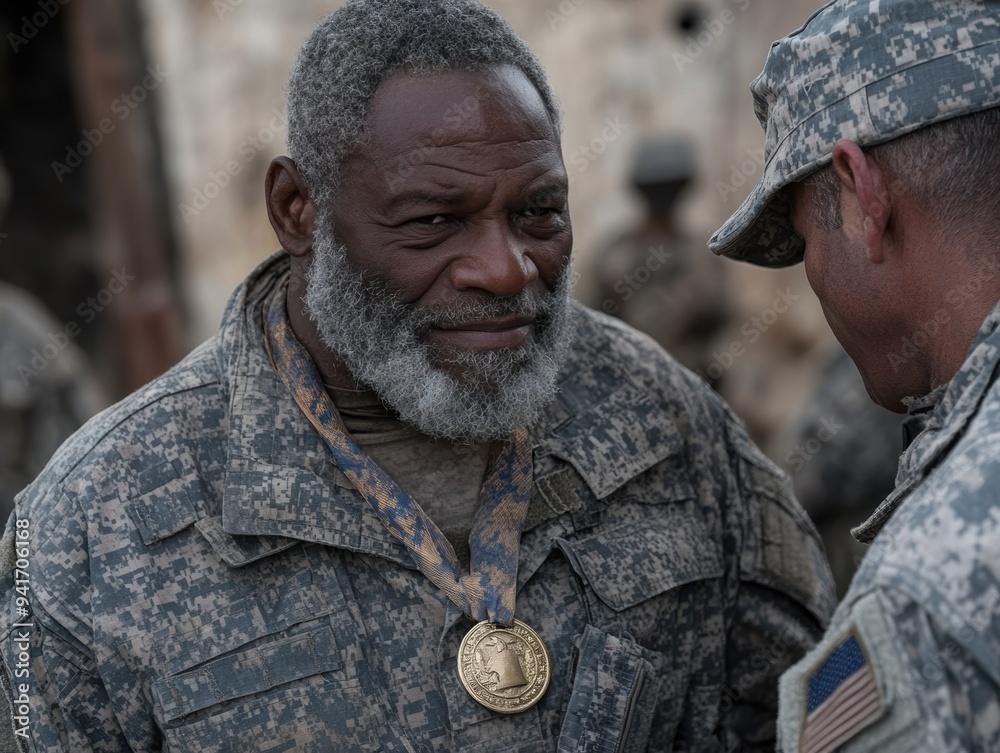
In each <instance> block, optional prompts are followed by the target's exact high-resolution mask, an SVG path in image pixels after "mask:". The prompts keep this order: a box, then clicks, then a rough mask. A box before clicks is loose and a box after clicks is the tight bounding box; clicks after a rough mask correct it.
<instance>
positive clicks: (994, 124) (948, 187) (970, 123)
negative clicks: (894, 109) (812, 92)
mask: <svg viewBox="0 0 1000 753" xmlns="http://www.w3.org/2000/svg"><path fill="white" fill-rule="evenodd" d="M865 151H866V152H867V153H868V154H870V155H871V157H872V158H873V159H874V160H875V161H876V162H878V163H879V165H881V166H882V168H883V169H885V170H886V171H887V172H888V173H889V179H890V180H891V181H894V182H895V183H896V184H898V186H899V187H900V188H901V189H902V190H904V191H906V193H907V194H908V195H909V196H910V197H911V198H912V199H913V200H914V201H915V202H917V203H918V204H919V205H920V206H922V207H923V209H924V210H925V211H927V212H933V213H934V214H935V215H936V216H937V218H938V221H939V222H940V223H941V224H942V225H943V226H944V227H945V228H946V229H947V230H949V231H950V232H951V233H952V235H953V236H955V238H956V239H959V238H961V239H963V240H969V241H972V242H976V241H980V242H981V241H982V240H983V236H984V235H985V234H987V233H989V234H995V233H996V231H997V230H998V229H1000V108H997V107H994V108H992V109H989V110H984V111H982V112H978V113H974V114H972V115H965V116H963V117H960V118H955V119H953V120H946V121H944V122H943V123H938V124H935V125H931V126H927V127H926V128H921V129H919V130H916V131H913V132H911V133H908V134H906V135H905V136H901V137H900V138H898V139H894V140H892V141H887V142H886V143H884V144H879V145H878V146H874V147H872V148H870V149H866V150H865ZM806 182H807V183H809V184H811V185H813V186H815V198H816V201H815V203H814V213H813V221H815V222H816V224H817V225H819V226H820V227H821V228H822V229H824V230H826V231H828V232H829V231H833V230H838V229H839V228H841V227H842V226H843V218H842V217H841V216H840V181H839V180H838V179H837V176H836V174H835V173H834V170H833V167H832V166H829V165H828V166H826V167H824V168H823V169H821V170H818V171H817V172H815V173H813V174H812V175H811V176H809V178H807V180H806Z"/></svg>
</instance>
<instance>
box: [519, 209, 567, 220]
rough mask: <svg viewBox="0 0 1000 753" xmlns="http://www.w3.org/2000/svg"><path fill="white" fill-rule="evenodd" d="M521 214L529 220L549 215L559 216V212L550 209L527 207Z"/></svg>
mask: <svg viewBox="0 0 1000 753" xmlns="http://www.w3.org/2000/svg"><path fill="white" fill-rule="evenodd" d="M522 214H524V216H525V217H527V218H529V219H538V218H539V217H547V216H548V215H550V214H559V210H558V209H553V208H551V207H528V208H527V209H525V210H524V212H522Z"/></svg>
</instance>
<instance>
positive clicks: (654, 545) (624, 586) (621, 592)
mask: <svg viewBox="0 0 1000 753" xmlns="http://www.w3.org/2000/svg"><path fill="white" fill-rule="evenodd" d="M672 507H673V509H669V510H668V509H666V506H661V505H656V506H653V507H649V508H647V510H648V511H649V512H650V513H653V514H650V515H648V516H647V517H646V519H644V520H640V521H636V522H630V523H627V524H625V525H622V526H618V527H616V528H613V529H611V530H608V531H603V532H601V533H598V534H597V535H594V536H591V537H588V538H585V539H579V540H575V541H566V540H560V541H559V542H557V543H558V545H559V547H560V549H561V550H562V551H563V552H564V554H565V555H566V557H567V559H568V560H569V562H570V564H571V566H572V567H573V569H574V571H575V572H576V573H577V576H578V578H579V580H580V582H581V584H582V585H583V590H584V594H585V598H586V599H587V602H588V609H589V613H590V623H591V624H590V625H589V626H588V627H587V628H586V630H585V632H584V634H583V635H582V636H581V637H580V638H579V640H578V652H577V663H576V671H575V677H574V680H573V687H572V689H571V697H570V701H569V710H568V712H567V715H566V718H565V722H564V725H563V728H562V733H561V737H560V748H559V749H560V750H566V751H569V750H581V751H592V752H593V753H605V752H607V753H618V752H619V751H621V752H622V753H625V752H631V751H643V750H647V749H649V750H670V749H671V743H672V740H673V738H674V735H675V733H676V730H677V729H678V726H679V724H680V722H681V716H682V713H683V710H684V708H685V707H686V706H688V705H689V704H688V703H687V702H686V700H685V696H686V695H687V694H688V693H689V690H690V689H689V687H688V681H687V679H688V678H690V677H694V676H697V674H698V672H699V670H700V667H699V666H698V665H700V664H701V663H702V662H703V661H704V657H705V646H704V642H705V640H706V636H711V635H712V634H713V633H719V632H720V631H721V622H720V620H721V607H720V605H721V592H720V589H721V584H720V579H721V576H722V574H723V567H722V559H721V554H720V553H719V549H718V545H717V544H716V542H714V541H713V540H711V539H710V537H709V534H708V531H707V529H706V527H705V525H704V523H703V522H702V521H701V520H700V518H699V517H698V516H697V514H696V511H695V509H694V507H693V503H686V504H685V503H683V502H681V503H677V504H676V506H672Z"/></svg>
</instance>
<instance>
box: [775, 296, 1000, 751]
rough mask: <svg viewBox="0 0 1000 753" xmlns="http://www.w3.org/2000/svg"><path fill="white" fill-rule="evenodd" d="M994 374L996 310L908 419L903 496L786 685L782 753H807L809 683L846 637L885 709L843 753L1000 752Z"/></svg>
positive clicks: (999, 526)
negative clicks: (863, 658)
mask: <svg viewBox="0 0 1000 753" xmlns="http://www.w3.org/2000/svg"><path fill="white" fill-rule="evenodd" d="M998 369H1000V304H998V305H997V307H996V308H995V309H994V310H993V313H992V314H990V316H989V317H988V318H987V319H986V321H985V323H984V324H983V327H982V329H981V330H980V331H979V333H978V335H977V337H976V338H975V340H974V342H973V344H972V347H971V348H970V351H969V355H968V357H967V359H966V361H965V364H964V365H963V366H962V368H961V370H960V371H959V372H958V374H957V375H956V376H955V378H954V379H952V380H951V382H950V383H949V384H947V385H945V386H943V387H940V388H938V389H937V390H935V391H934V392H933V393H931V394H930V395H929V396H927V397H926V398H923V399H921V400H920V401H918V402H916V403H915V404H914V405H913V406H912V408H911V410H910V417H909V419H908V426H907V429H908V432H909V433H910V435H911V436H915V439H914V440H913V442H912V443H911V444H910V445H909V446H908V447H907V449H906V450H905V452H904V453H903V456H902V457H901V458H900V463H899V473H898V475H897V477H896V489H895V490H894V491H893V492H892V494H890V495H889V497H888V498H887V499H886V500H885V502H883V504H882V505H881V506H880V507H879V508H878V509H877V510H876V511H875V513H874V514H873V515H872V517H871V518H870V519H869V520H868V522H866V523H865V524H864V525H862V526H860V527H859V528H857V529H855V531H854V534H855V536H856V537H857V538H858V539H859V540H860V541H863V542H866V543H868V542H870V543H871V544H872V546H871V548H870V549H869V552H868V554H867V555H866V556H865V559H864V561H863V562H862V564H861V567H860V569H859V570H858V573H857V575H856V576H855V578H854V582H853V583H852V584H851V588H850V590H849V591H848V593H847V596H846V598H845V599H844V601H843V602H842V603H841V605H840V607H839V608H838V610H837V613H836V614H835V616H834V619H833V623H832V624H831V626H830V629H829V631H828V633H827V636H828V637H827V638H825V639H824V642H823V644H822V645H821V646H820V647H818V648H817V649H816V650H815V651H814V652H813V653H812V654H811V655H810V656H809V657H807V658H806V659H805V660H803V661H802V662H801V663H800V664H798V665H797V666H796V667H794V668H793V669H792V670H791V671H789V673H788V674H787V675H786V676H785V677H783V678H782V681H781V719H780V734H781V741H780V749H781V750H782V751H786V753H792V752H793V751H798V749H799V748H798V740H799V733H800V730H801V725H802V718H803V716H804V711H805V706H804V701H803V698H802V688H803V683H804V679H805V677H806V676H807V675H808V673H809V671H810V669H811V668H812V667H814V666H816V664H817V661H819V660H820V659H822V658H823V657H824V656H825V654H826V652H827V651H828V650H829V648H830V647H831V646H834V645H835V644H836V642H837V637H838V636H840V635H843V634H844V633H846V632H848V631H849V630H851V629H857V630H858V631H859V632H860V634H861V635H862V637H863V638H868V639H869V642H870V643H871V645H872V647H873V648H872V655H873V658H874V663H875V669H876V672H877V674H878V675H879V687H880V695H881V696H882V698H883V701H884V702H885V709H884V711H883V714H882V715H881V716H880V718H879V719H878V720H877V721H876V722H875V723H874V724H872V725H871V726H869V727H868V728H867V729H865V730H863V731H861V732H860V734H859V735H858V736H857V737H856V738H855V739H854V740H852V741H851V742H850V743H849V744H848V745H847V747H845V748H844V749H843V750H845V751H855V750H858V751H860V750H875V749H877V750H879V751H880V753H897V751H898V752H899V753H903V752H904V751H906V752H908V751H925V750H926V751H935V753H958V752H959V751H993V750H1000V382H998V380H997V372H998ZM838 750H839V749H838Z"/></svg>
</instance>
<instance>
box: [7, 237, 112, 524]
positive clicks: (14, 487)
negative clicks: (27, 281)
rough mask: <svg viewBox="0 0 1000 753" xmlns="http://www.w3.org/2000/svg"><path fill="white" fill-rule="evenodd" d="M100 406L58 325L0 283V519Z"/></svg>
mask: <svg viewBox="0 0 1000 753" xmlns="http://www.w3.org/2000/svg"><path fill="white" fill-rule="evenodd" d="M13 242H14V241H13V239H7V240H6V241H5V243H4V245H8V244H13ZM5 250H6V249H5ZM106 404H107V402H106V401H105V399H104V398H103V396H102V394H101V390H100V389H99V387H98V385H97V383H96V381H95V380H94V379H93V378H92V377H91V376H90V369H89V366H88V364H87V362H86V357H85V356H84V354H83V351H81V350H80V349H79V348H77V346H76V345H75V344H74V343H73V342H72V340H71V338H70V336H69V335H67V334H66V333H65V331H64V329H63V327H62V326H61V325H60V324H59V323H58V322H57V321H56V320H55V319H54V318H53V317H52V315H51V314H49V313H48V312H47V311H46V310H45V308H44V307H43V306H42V305H41V303H40V302H38V301H37V300H35V299H34V298H33V297H32V296H31V295H30V294H28V293H26V292H25V291H23V290H19V289H18V288H15V287H12V286H10V285H7V284H5V283H2V282H0V517H2V518H3V519H4V520H6V519H7V516H8V515H10V513H11V510H13V509H14V495H15V494H17V493H18V492H19V491H21V489H23V488H24V487H26V486H27V485H28V484H29V483H30V482H31V480H32V479H34V478H35V476H37V475H38V474H39V473H40V472H41V470H42V468H43V467H44V466H45V464H46V463H47V462H48V460H49V457H51V455H52V453H54V452H55V451H56V450H57V449H58V447H59V445H61V444H62V443H63V441H65V440H66V439H67V438H68V437H69V436H70V435H71V434H72V433H73V432H74V431H76V430H77V429H78V428H80V426H82V425H83V423H84V422H85V421H86V420H87V419H88V418H90V417H91V416H93V415H94V414H95V413H96V412H97V411H98V410H100V409H101V408H102V407H103V406H104V405H106Z"/></svg>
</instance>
